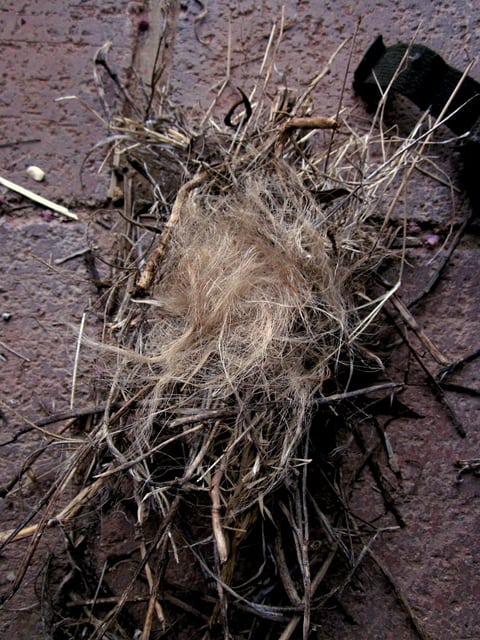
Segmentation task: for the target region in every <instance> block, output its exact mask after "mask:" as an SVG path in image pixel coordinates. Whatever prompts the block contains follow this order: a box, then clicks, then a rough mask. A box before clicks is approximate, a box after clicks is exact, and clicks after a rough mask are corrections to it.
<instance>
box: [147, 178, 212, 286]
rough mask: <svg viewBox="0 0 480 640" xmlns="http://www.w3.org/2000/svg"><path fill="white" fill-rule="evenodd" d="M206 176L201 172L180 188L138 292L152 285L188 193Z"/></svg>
mask: <svg viewBox="0 0 480 640" xmlns="http://www.w3.org/2000/svg"><path fill="white" fill-rule="evenodd" d="M206 177H207V174H206V173H201V174H200V175H199V176H197V177H196V178H193V179H192V180H190V181H189V182H187V183H185V184H184V185H183V187H180V189H179V190H178V195H177V198H176V200H175V202H174V205H173V207H172V213H171V215H170V218H169V219H168V220H167V222H166V223H165V226H164V228H163V232H162V235H161V236H160V240H159V241H158V244H157V246H156V247H155V249H154V250H153V251H152V253H151V255H150V257H149V259H148V261H147V264H146V265H145V269H144V270H143V273H142V275H141V276H140V278H139V280H138V283H137V285H136V287H135V293H136V294H141V293H145V292H146V291H148V289H150V287H151V286H152V284H153V280H154V278H155V274H156V272H157V269H158V264H159V262H160V260H161V259H162V256H163V254H164V253H165V249H166V248H167V244H168V242H169V240H170V236H171V235H172V230H173V227H174V226H175V224H176V223H177V222H178V220H179V218H180V214H181V212H182V209H183V206H184V204H185V200H186V199H187V195H188V194H189V192H190V191H192V189H196V188H197V187H198V186H200V185H201V184H202V182H203V181H204V180H205V179H206Z"/></svg>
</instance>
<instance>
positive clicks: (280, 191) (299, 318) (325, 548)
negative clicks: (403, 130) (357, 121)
mask: <svg viewBox="0 0 480 640" xmlns="http://www.w3.org/2000/svg"><path fill="white" fill-rule="evenodd" d="M273 42H274V40H273V39H272V38H271V40H270V44H269V47H270V48H271V50H267V52H266V56H265V60H264V64H263V65H262V69H261V74H260V76H259V80H258V82H257V86H256V88H255V90H254V91H253V92H252V94H251V95H250V96H249V97H248V99H247V98H245V100H244V103H243V106H244V109H245V111H249V110H250V108H251V110H252V114H251V117H250V118H249V119H248V121H247V122H245V117H243V121H242V113H240V114H239V118H240V125H241V126H239V127H238V128H237V129H236V130H233V129H232V130H228V129H227V128H226V127H224V126H223V125H222V124H220V123H218V122H215V121H214V120H212V118H211V117H210V116H209V114H207V115H206V117H205V120H204V123H203V124H202V125H198V127H197V128H196V129H195V132H193V127H192V130H190V129H189V128H188V127H186V126H185V124H183V121H182V120H181V119H180V118H179V117H177V115H176V114H175V113H174V112H168V110H166V109H165V110H164V112H162V114H161V117H159V118H158V119H157V120H156V122H155V123H152V122H147V123H142V122H138V121H136V120H133V119H128V118H116V119H115V120H113V121H112V123H111V130H112V134H113V138H111V140H112V139H113V141H114V147H115V154H114V155H115V158H116V162H117V164H120V166H123V165H125V166H126V165H127V162H129V163H130V165H131V166H134V167H136V168H138V169H139V171H140V173H141V174H142V175H143V176H144V177H145V178H146V180H147V183H148V182H150V184H151V187H152V188H151V195H150V206H149V210H148V211H147V212H143V213H142V214H140V213H139V212H138V211H137V210H136V209H135V205H134V201H133V199H132V197H131V196H132V184H134V183H132V182H131V181H130V179H129V178H128V179H126V180H125V191H124V200H125V206H124V210H123V212H122V221H121V225H122V228H121V229H119V230H118V232H117V235H116V242H117V247H118V257H117V268H116V269H115V270H114V272H113V286H112V287H111V289H110V290H109V292H108V294H107V295H106V296H104V300H103V301H104V303H105V319H106V321H105V329H104V337H103V340H102V341H101V344H98V341H92V340H90V344H92V342H93V343H94V350H95V352H96V353H98V354H99V355H98V358H99V360H101V362H102V366H103V367H104V368H105V369H106V370H107V371H109V375H108V376H106V378H105V381H104V383H103V388H102V389H101V392H100V393H101V397H100V398H99V400H100V401H101V405H102V406H101V409H99V410H98V412H97V413H98V414H99V417H98V419H97V420H96V422H95V423H94V425H93V427H92V429H91V431H90V433H88V434H86V435H85V438H84V439H82V442H81V444H79V445H78V446H77V447H76V450H75V451H74V453H72V455H71V457H70V458H69V460H68V465H69V470H68V471H66V472H65V473H64V475H63V476H62V477H61V478H60V479H59V481H58V483H57V486H56V489H55V491H53V492H52V499H51V500H50V501H49V502H48V508H49V511H48V512H46V513H45V515H44V517H43V520H42V522H41V523H40V525H38V526H36V527H34V528H33V529H34V540H35V539H36V538H38V537H39V536H40V535H41V533H42V531H43V530H44V528H45V527H47V526H52V525H54V524H58V523H59V522H60V523H61V524H62V525H63V526H64V527H66V528H69V529H70V531H71V532H74V531H75V530H76V528H78V526H79V522H81V519H82V514H84V513H85V512H86V511H88V510H90V509H92V507H97V508H98V510H99V514H100V512H101V511H103V512H104V513H108V512H109V507H108V505H111V509H113V508H116V505H117V504H118V503H119V502H122V501H123V503H127V502H128V505H129V506H128V508H127V507H125V510H126V512H128V514H129V517H130V518H131V520H132V522H134V524H135V527H136V531H137V534H138V540H139V542H138V548H137V555H136V558H137V564H136V570H135V571H134V572H133V573H132V574H131V576H130V581H129V585H127V586H126V587H125V588H124V589H123V590H122V592H121V593H120V594H116V595H115V597H113V599H112V600H109V601H108V604H109V606H108V607H107V608H106V609H105V602H106V601H105V602H103V601H102V600H101V598H100V596H99V591H100V587H101V583H102V577H99V576H98V575H97V576H96V579H97V580H99V583H98V584H90V585H88V586H87V587H82V589H83V590H82V597H83V600H82V599H81V598H80V599H78V597H77V601H78V602H80V604H77V605H75V606H80V607H82V606H83V607H84V609H83V610H84V611H87V610H88V611H89V615H88V616H87V619H86V620H83V621H80V619H78V620H77V621H75V619H74V617H73V616H72V618H71V619H70V620H69V622H68V624H66V625H65V624H64V625H63V626H62V625H60V627H61V629H62V631H61V633H63V634H67V635H63V636H62V637H79V636H77V635H75V633H81V634H82V635H81V637H88V638H92V639H93V638H101V637H111V638H113V637H115V638H127V637H131V636H129V633H131V631H129V630H128V624H127V625H126V624H125V621H124V617H122V616H124V613H123V612H124V610H125V608H126V607H127V603H128V602H129V601H131V600H132V599H134V598H135V597H136V596H137V595H138V593H139V592H140V593H141V594H142V597H143V598H144V599H146V604H145V606H144V608H143V609H142V614H141V616H140V618H141V617H142V616H143V621H142V622H141V626H143V631H142V636H141V637H142V639H143V640H148V638H150V637H152V638H153V637H161V635H162V632H164V633H168V630H169V629H171V628H172V626H175V624H176V622H177V620H179V619H180V618H179V616H180V613H179V612H182V613H181V616H183V617H186V619H187V620H186V621H184V623H182V624H184V625H185V629H186V630H187V631H188V630H189V629H190V630H191V629H192V628H194V627H195V625H197V626H196V629H197V631H196V632H195V633H196V635H195V634H194V637H199V638H200V637H205V638H207V637H222V638H229V637H232V634H233V637H235V638H243V637H245V638H246V637H252V635H251V634H253V633H256V634H257V636H256V637H261V636H260V635H258V634H261V633H265V627H262V626H261V625H262V624H265V623H264V622H262V621H265V620H266V621H268V624H269V625H275V624H276V625H277V626H275V628H276V629H277V630H278V629H283V633H282V635H281V638H282V640H287V638H289V637H293V635H294V634H295V633H300V634H301V632H300V631H299V629H300V628H302V626H303V637H305V638H306V637H307V635H308V633H309V629H310V624H311V616H312V610H318V608H319V607H321V605H322V604H323V603H325V602H326V601H327V600H328V598H329V597H330V596H331V595H332V594H334V593H336V592H337V591H338V590H340V589H341V588H342V586H344V584H345V583H346V581H348V579H349V578H350V577H351V575H352V574H353V572H354V570H355V568H356V567H357V566H358V564H359V562H360V561H361V559H362V558H363V557H364V555H365V553H366V550H367V549H368V544H369V543H368V540H370V539H371V530H368V531H361V530H360V529H358V526H357V524H356V523H354V525H352V524H351V523H350V524H349V525H348V526H347V525H346V518H347V517H348V516H347V514H346V512H345V511H344V510H340V511H341V514H340V513H339V512H338V510H337V511H336V512H335V510H334V513H333V515H331V514H330V515H328V513H327V508H326V507H325V505H323V504H322V498H323V495H324V494H325V495H327V494H328V493H329V492H330V493H331V491H332V487H331V486H330V485H328V483H325V485H322V479H321V477H320V476H319V475H318V473H317V471H318V469H317V467H316V466H315V464H313V463H312V461H311V457H310V452H311V449H312V447H313V448H315V450H316V451H317V452H318V451H319V450H320V449H321V440H322V432H321V430H322V428H323V427H324V425H323V424H322V423H325V425H327V423H329V422H330V421H331V420H332V417H334V416H335V415H336V411H335V408H334V405H336V403H338V402H339V401H341V400H342V398H349V399H351V397H352V394H351V391H352V390H353V391H355V386H354V383H353V382H352V380H353V379H354V375H355V370H356V367H357V363H361V367H362V370H363V371H365V370H367V371H368V372H369V373H373V372H377V373H378V372H379V371H381V363H380V361H379V359H378V356H376V355H374V354H373V353H371V352H370V350H369V349H368V348H367V340H366V339H365V338H366V337H369V336H370V334H372V335H373V334H374V323H375V321H376V318H377V316H378V314H379V312H380V310H381V309H382V307H383V305H384V304H385V302H386V301H387V300H388V299H389V298H390V297H391V296H392V295H393V293H394V292H395V291H396V290H397V288H398V286H399V284H400V280H401V270H402V258H401V256H400V258H399V259H398V260H397V259H393V255H392V252H391V251H390V250H389V242H390V227H389V225H388V220H389V217H390V214H391V212H392V211H393V209H394V207H395V204H396V202H397V200H398V197H399V194H400V192H401V189H403V188H404V186H405V181H403V180H402V176H404V175H409V172H411V168H412V167H413V166H414V165H415V163H416V162H417V160H418V157H417V155H416V154H417V150H418V148H419V146H420V145H421V144H422V140H423V138H422V137H421V136H420V135H419V134H418V132H417V131H414V132H413V133H412V137H411V138H410V139H408V140H403V141H392V140H390V141H387V140H386V139H385V138H384V136H383V134H382V132H381V130H380V133H376V134H374V133H373V131H374V129H373V128H372V130H371V131H370V132H366V133H365V132H364V133H357V132H356V131H355V130H354V129H353V128H351V127H350V126H349V125H348V123H347V122H345V120H343V121H342V122H341V123H340V129H339V131H338V132H335V134H334V135H333V136H332V135H331V130H329V131H328V133H322V132H320V133H319V132H318V129H319V126H320V127H321V126H326V127H330V128H331V129H334V128H336V123H335V124H334V123H333V122H331V121H329V120H328V119H322V118H320V119H319V118H318V117H315V118H313V117H312V111H311V107H310V105H309V102H308V92H306V94H304V95H303V96H302V97H301V98H299V99H297V100H296V101H293V102H291V103H290V105H289V106H288V107H287V104H286V103H285V101H284V100H283V98H284V96H283V98H282V93H281V92H280V93H279V94H278V96H277V98H276V101H275V100H274V101H269V100H268V99H267V93H266V91H265V86H266V85H267V83H268V78H269V75H270V72H271V65H272V64H273V62H272V56H273V50H274V46H273ZM320 80H321V74H320V75H319V77H318V80H317V81H318V82H320ZM312 88H313V86H312V87H311V89H312ZM300 116H301V117H302V118H306V120H303V121H302V124H300V122H299V121H297V122H296V123H295V122H294V121H293V120H292V118H293V117H297V118H298V117H300ZM232 117H233V116H232ZM309 118H310V119H309ZM292 122H293V124H292ZM305 126H306V127H307V128H305ZM165 167H168V169H169V172H170V173H169V174H168V175H169V177H168V179H167V180H165V178H164V177H162V175H164V174H162V172H163V171H164V169H165ZM393 184H399V187H398V189H397V188H396V187H392V185H393ZM165 220H167V221H166V222H165ZM152 229H153V230H152ZM387 259H388V260H389V261H390V263H392V260H393V263H394V264H395V265H396V266H395V269H396V274H397V277H395V278H394V279H393V282H394V285H393V286H391V287H390V289H388V290H387V291H385V290H383V291H382V290H381V289H379V288H378V287H374V280H375V276H376V275H377V274H378V273H379V270H380V269H381V268H382V266H383V265H384V264H385V262H386V261H387ZM374 291H375V293H374ZM386 387H387V388H388V387H389V384H388V383H387V384H386ZM391 387H392V388H393V387H394V385H391ZM366 391H368V389H367V390H366ZM349 393H350V395H349ZM329 394H331V401H329ZM353 395H355V394H353ZM319 404H321V405H322V406H323V407H325V409H322V412H320V411H319V408H318V407H319ZM312 420H315V428H316V432H315V433H314V434H313V435H312V434H311V425H312ZM325 428H326V426H325ZM319 430H320V431H319ZM319 443H320V444H319ZM72 446H73V445H72V443H70V447H72ZM75 475H76V480H77V482H80V486H81V487H83V488H82V489H81V490H80V491H79V493H78V494H77V496H76V497H75V498H74V499H73V500H72V502H70V503H69V505H67V507H66V508H65V509H64V510H63V511H62V512H61V513H60V514H58V513H57V514H56V517H55V518H53V515H54V513H55V504H56V503H55V498H56V497H58V496H59V495H61V493H62V492H63V491H64V490H65V487H66V486H67V485H68V484H69V483H70V482H72V481H73V480H74V476H75ZM107 490H108V492H109V494H108V496H109V497H108V499H107V501H106V502H105V497H104V494H102V492H105V491H107ZM334 493H335V492H334ZM101 495H103V498H102V500H103V503H100V502H99V500H100V496H101ZM337 497H338V496H337ZM79 517H80V518H79ZM100 517H101V516H100V515H99V518H100ZM312 523H314V524H312ZM92 526H94V527H95V526H98V523H97V525H95V524H94V525H92ZM312 526H314V527H315V530H316V536H317V538H318V537H319V538H320V539H321V540H322V544H321V548H320V550H318V549H317V550H316V551H315V553H312V551H311V547H310V546H309V545H310V531H311V527H312ZM355 528H356V533H354V536H355V537H356V538H357V539H358V540H359V541H361V542H362V545H363V546H362V551H361V552H360V554H359V555H358V557H352V554H351V551H350V549H349V545H348V544H346V542H345V541H346V537H348V535H352V531H354V530H355ZM348 532H349V533H348ZM17 533H18V531H17ZM31 533H32V531H29V534H28V535H30V534H31ZM70 535H73V533H71V534H70ZM14 536H15V532H14V533H12V536H11V537H14ZM252 549H253V550H252ZM33 550H34V544H32V548H31V552H32V553H33ZM339 555H340V556H343V557H345V558H348V560H349V562H350V565H349V566H350V569H349V571H348V572H347V576H346V578H345V581H344V582H343V583H339V584H337V585H335V586H333V587H332V586H331V585H330V586H328V587H325V588H324V589H323V588H322V587H321V585H323V580H324V578H325V576H326V575H327V574H328V569H329V567H330V565H331V563H332V562H333V560H334V559H335V558H336V557H337V556H339ZM191 566H194V572H195V574H196V576H197V588H196V590H195V595H194V596H193V595H192V593H193V591H194V590H193V589H192V591H191V592H190V594H188V593H186V595H185V596H183V597H182V596H181V593H180V587H179V585H178V583H177V584H176V585H175V584H173V585H172V582H171V581H172V578H171V576H172V572H173V574H175V572H176V574H177V576H178V574H179V573H180V574H181V573H182V571H184V570H186V568H187V567H188V570H189V571H190V568H191ZM142 576H145V580H144V583H142V580H141V577H142ZM202 580H203V585H204V586H203V594H199V589H200V587H198V581H200V582H202ZM212 580H213V586H212V584H211V581H212ZM18 584H19V582H18ZM18 584H16V585H15V587H17V586H18ZM69 588H71V585H69ZM262 588H265V589H266V591H265V596H262V597H260V596H259V592H260V591H261V590H262ZM89 589H90V590H89ZM320 592H321V593H320ZM179 593H180V595H179ZM77 596H78V592H77ZM202 596H203V597H202ZM96 599H97V600H98V602H97V600H96ZM102 602H103V604H102ZM82 603H83V604H82ZM94 611H95V615H94V613H93V612H94ZM130 615H132V616H134V618H133V619H135V621H136V622H135V624H136V625H137V626H138V625H139V624H140V623H139V622H138V620H139V616H138V611H137V612H136V613H135V614H133V613H131V614H130ZM135 616H136V617H135ZM182 619H183V618H182ZM192 621H194V622H192ZM192 625H193V626H192ZM259 625H260V626H259ZM278 625H281V626H278ZM199 628H201V629H202V630H201V631H199V630H198V629H199ZM71 629H76V631H71ZM262 629H263V631H262ZM155 634H156V635H155ZM209 634H210V635H209Z"/></svg>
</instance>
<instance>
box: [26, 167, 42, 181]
mask: <svg viewBox="0 0 480 640" xmlns="http://www.w3.org/2000/svg"><path fill="white" fill-rule="evenodd" d="M27 173H28V175H29V176H30V177H31V178H33V179H34V180H36V181H37V182H42V180H43V179H44V178H45V171H44V170H43V169H40V167H36V166H35V165H33V164H31V165H30V166H29V167H27Z"/></svg>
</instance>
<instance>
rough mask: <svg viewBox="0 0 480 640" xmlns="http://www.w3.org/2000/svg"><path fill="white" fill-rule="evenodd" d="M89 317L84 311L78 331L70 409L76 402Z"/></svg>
mask: <svg viewBox="0 0 480 640" xmlns="http://www.w3.org/2000/svg"><path fill="white" fill-rule="evenodd" d="M86 317H87V313H86V312H85V311H84V312H83V314H82V320H81V321H80V329H79V331H78V340H77V348H76V350H75V361H74V363H73V375H72V393H71V395H70V409H73V405H74V404H75V389H76V386H77V373H78V362H79V359H80V345H81V344H82V336H83V330H84V327H85V319H86Z"/></svg>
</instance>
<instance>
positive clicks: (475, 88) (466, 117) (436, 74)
mask: <svg viewBox="0 0 480 640" xmlns="http://www.w3.org/2000/svg"><path fill="white" fill-rule="evenodd" d="M462 75H463V74H462V72H461V71H458V69H455V68H454V67H451V66H449V65H448V64H447V63H446V62H445V61H444V60H443V58H442V57H441V56H440V55H438V53H436V52H435V51H433V50H432V49H430V48H429V47H426V46H424V45H421V44H413V45H407V44H404V43H401V44H396V45H393V46H391V47H386V46H385V44H384V42H383V38H382V36H378V37H377V38H376V40H375V41H374V42H373V44H372V45H371V46H370V48H369V49H368V50H367V52H366V53H365V55H364V57H363V59H362V61H361V62H360V64H359V65H358V67H357V69H356V71H355V74H354V81H353V88H354V90H355V92H356V93H357V94H358V95H359V96H361V97H362V98H363V99H364V100H365V101H366V102H367V104H368V106H369V107H370V108H373V107H375V106H376V104H377V103H378V102H379V100H380V98H381V96H382V93H383V92H385V91H386V90H387V88H388V86H389V85H390V83H392V84H391V91H392V92H393V93H401V94H402V95H404V96H406V97H407V98H409V99H410V100H411V101H412V102H414V103H415V104H416V105H417V106H418V107H420V109H423V110H427V109H428V110H429V111H430V113H431V114H432V115H433V116H435V117H436V116H439V115H440V113H441V112H442V110H443V108H444V107H445V105H446V103H447V101H448V100H449V99H450V96H451V95H452V93H453V92H454V90H455V89H457V87H458V83H459V81H460V79H461V77H462ZM392 79H393V81H392ZM457 109H458V112H457V113H455V114H454V115H451V116H450V118H449V119H448V120H447V122H446V125H447V126H448V127H449V128H450V129H451V130H452V131H453V132H454V133H455V134H457V135H463V136H465V137H464V139H463V140H462V145H461V150H462V152H463V157H464V165H465V167H464V169H465V178H466V181H467V188H468V190H469V191H471V192H472V193H473V189H475V194H474V197H473V200H474V201H475V209H477V207H478V205H480V197H479V196H478V195H477V194H478V193H479V188H478V186H479V185H478V184H474V183H475V182H477V181H479V179H480V83H479V82H477V81H476V80H474V79H473V78H471V77H470V76H467V77H465V78H464V80H463V82H462V84H461V85H460V87H459V88H458V89H457V93H456V95H455V97H454V98H453V100H452V102H451V104H450V106H449V107H448V110H447V112H446V114H445V115H450V114H452V113H453V112H454V111H456V110H457ZM472 193H471V194H470V195H471V196H472Z"/></svg>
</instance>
